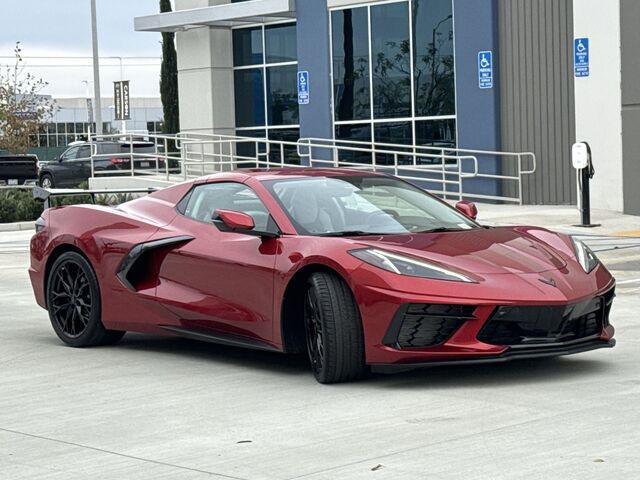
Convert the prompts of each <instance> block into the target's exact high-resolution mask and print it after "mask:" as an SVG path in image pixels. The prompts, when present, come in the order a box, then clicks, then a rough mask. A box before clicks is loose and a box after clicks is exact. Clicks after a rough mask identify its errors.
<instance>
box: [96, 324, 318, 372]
mask: <svg viewBox="0 0 640 480" xmlns="http://www.w3.org/2000/svg"><path fill="white" fill-rule="evenodd" d="M109 348H124V349H127V350H140V351H145V352H155V353H158V354H159V355H180V356H182V357H192V358H197V359H200V360H202V361H212V362H221V363H224V364H226V365H229V364H233V365H236V366H240V367H246V368H251V369H261V370H271V371H280V372H282V373H284V374H296V375H298V374H305V373H309V375H311V373H310V370H309V368H310V367H309V364H308V361H307V359H306V357H305V356H302V355H283V354H281V353H276V352H264V351H259V350H251V349H247V348H239V347H232V346H227V345H221V344H216V343H208V342H200V341H197V340H190V339H187V338H180V337H162V336H151V335H144V334H137V333H128V334H127V335H126V336H125V337H124V338H123V339H122V340H121V341H120V342H119V343H118V344H117V345H115V346H113V347H109Z"/></svg>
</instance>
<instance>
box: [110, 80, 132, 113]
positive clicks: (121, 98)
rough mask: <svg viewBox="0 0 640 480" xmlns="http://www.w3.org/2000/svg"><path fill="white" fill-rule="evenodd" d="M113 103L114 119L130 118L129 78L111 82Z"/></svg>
mask: <svg viewBox="0 0 640 480" xmlns="http://www.w3.org/2000/svg"><path fill="white" fill-rule="evenodd" d="M113 103H114V106H115V109H116V112H115V113H116V118H115V119H116V120H131V104H130V101H129V80H123V81H121V82H113Z"/></svg>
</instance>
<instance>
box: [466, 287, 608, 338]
mask: <svg viewBox="0 0 640 480" xmlns="http://www.w3.org/2000/svg"><path fill="white" fill-rule="evenodd" d="M612 298H613V293H612V292H608V293H607V294H605V295H604V296H602V297H595V298H592V299H589V300H586V301H584V302H580V303H578V304H574V305H568V306H505V307H499V308H498V309H497V310H496V312H495V313H494V314H493V316H492V317H491V318H490V319H489V320H487V322H486V323H485V325H484V326H483V327H482V329H481V330H480V332H479V333H478V337H477V338H478V340H480V341H481V342H485V343H490V344H494V345H510V346H514V345H547V344H551V343H562V342H570V341H573V340H580V339H583V338H587V337H592V336H595V335H598V334H599V333H600V332H601V331H602V328H603V326H604V325H606V324H607V322H608V314H609V310H610V306H611V300H612Z"/></svg>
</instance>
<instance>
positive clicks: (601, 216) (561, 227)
mask: <svg viewBox="0 0 640 480" xmlns="http://www.w3.org/2000/svg"><path fill="white" fill-rule="evenodd" d="M477 206H478V212H479V215H478V220H479V221H480V222H482V223H487V224H490V225H535V226H539V227H545V228H549V229H551V230H558V231H562V232H565V233H570V234H573V235H598V236H605V235H606V236H615V237H639V238H640V217H638V216H635V215H624V214H622V213H617V212H611V211H608V210H592V211H591V221H592V223H598V224H601V226H600V227H594V228H583V227H577V226H576V225H577V224H579V223H580V211H579V210H578V209H577V208H576V207H575V206H570V205H564V206H549V205H492V204H484V203H479V204H477Z"/></svg>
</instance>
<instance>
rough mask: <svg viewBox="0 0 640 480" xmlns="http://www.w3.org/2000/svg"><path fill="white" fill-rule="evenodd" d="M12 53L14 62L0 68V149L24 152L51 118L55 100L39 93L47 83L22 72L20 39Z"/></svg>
mask: <svg viewBox="0 0 640 480" xmlns="http://www.w3.org/2000/svg"><path fill="white" fill-rule="evenodd" d="M14 56H15V62H14V64H13V65H8V66H6V67H5V68H4V69H2V70H0V150H8V151H9V152H12V153H26V152H27V150H28V149H29V146H30V140H31V139H32V138H34V137H36V138H37V135H38V131H39V130H40V127H41V126H42V125H43V124H45V123H46V122H47V121H48V120H49V119H50V118H51V116H52V114H53V112H54V110H55V102H54V101H53V100H52V99H51V97H50V96H46V95H42V93H41V92H42V90H43V89H44V88H46V87H47V85H48V83H47V82H45V81H44V80H42V79H41V78H37V77H35V76H34V75H33V74H31V73H29V72H25V67H24V64H23V63H22V48H21V47H20V42H17V43H16V46H15V48H14Z"/></svg>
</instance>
